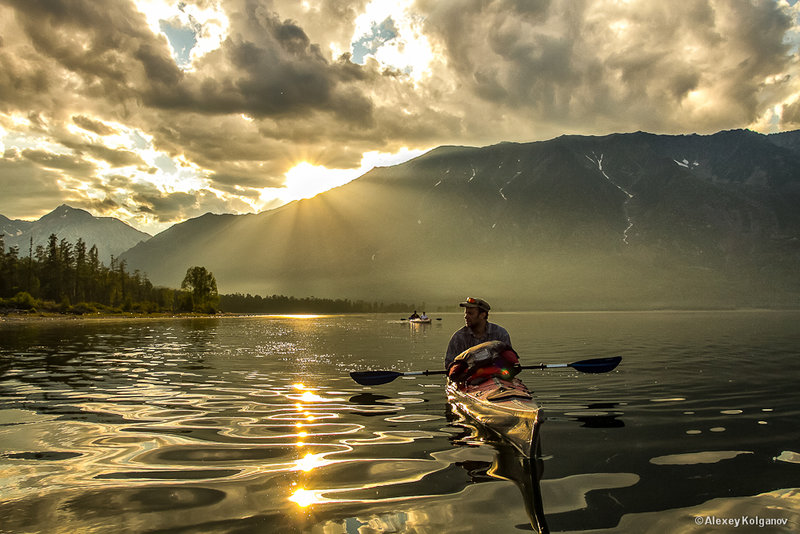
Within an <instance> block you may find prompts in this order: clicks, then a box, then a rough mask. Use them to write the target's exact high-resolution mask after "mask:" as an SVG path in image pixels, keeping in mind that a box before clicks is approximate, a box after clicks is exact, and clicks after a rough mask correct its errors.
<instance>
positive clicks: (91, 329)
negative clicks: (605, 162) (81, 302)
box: [0, 312, 800, 533]
mask: <svg viewBox="0 0 800 534" xmlns="http://www.w3.org/2000/svg"><path fill="white" fill-rule="evenodd" d="M434 317H438V318H440V320H435V321H434V322H433V324H431V325H414V326H411V325H409V324H408V323H405V322H402V321H400V320H399V319H400V317H398V316H394V315H364V316H324V317H303V318H298V317H244V318H212V319H192V320H188V319H166V320H120V321H111V320H109V321H50V322H37V323H14V322H6V323H0V531H1V532H14V533H17V532H48V533H50V532H56V533H60V532H64V533H73V532H115V533H128V532H215V533H216V532H237V533H240V532H314V533H316V532H319V533H323V532H324V533H339V532H342V533H344V532H347V533H352V532H360V533H371V532H420V533H427V532H430V533H441V532H486V531H492V532H498V533H499V532H514V531H531V530H532V528H533V527H532V526H531V524H532V518H533V519H534V520H535V519H537V518H538V515H537V507H536V506H535V504H536V503H537V501H538V502H540V503H541V510H539V512H538V513H539V515H542V512H543V519H544V523H545V524H546V525H547V526H548V527H549V529H550V530H551V531H553V532H560V531H567V532H571V531H595V532H597V531H599V532H631V533H641V532H672V531H675V532H677V531H680V532H714V533H718V532H753V531H757V532H796V531H798V530H800V512H798V510H800V489H798V488H800V430H799V428H800V426H799V425H798V424H797V419H798V415H800V396H799V395H798V386H797V377H798V376H800V375H799V374H798V371H800V354H798V353H799V352H800V334H798V332H797V324H798V319H800V312H713V313H712V312H707V313H706V312H680V313H679V312H675V313H668V312H659V313H560V314H549V313H525V314H503V313H496V314H492V317H491V319H492V320H494V321H496V322H498V323H500V324H502V325H503V326H505V327H506V328H507V329H508V330H509V331H510V333H511V336H512V340H513V342H514V345H515V347H516V349H517V350H518V352H519V353H520V355H521V358H522V360H523V363H526V364H533V363H539V362H544V363H559V362H571V361H576V360H581V359H585V358H592V357H603V356H612V355H616V354H620V355H622V356H623V362H622V365H621V366H620V367H619V368H618V369H617V370H616V371H615V372H613V373H608V374H604V375H585V374H580V373H577V372H574V371H571V370H549V371H525V372H524V374H523V375H521V376H522V377H524V379H525V381H526V383H527V384H528V385H529V386H531V388H532V389H533V390H534V392H535V394H536V396H537V398H538V399H539V400H540V402H541V404H542V405H543V406H544V408H545V410H546V413H547V416H548V420H547V422H546V423H545V425H544V426H543V429H542V434H541V447H542V449H541V452H542V458H541V461H540V462H538V463H537V462H534V463H533V464H531V463H530V462H524V461H523V460H522V459H520V458H519V457H518V456H517V455H516V454H515V453H514V452H513V450H509V447H508V446H506V445H504V444H502V443H498V442H496V441H495V440H493V439H492V438H491V437H488V436H484V435H482V434H481V433H480V432H478V431H477V430H476V429H474V428H471V427H470V426H469V425H467V424H465V422H464V421H460V420H459V419H457V418H455V416H454V415H452V414H450V413H449V411H448V407H447V402H446V398H445V392H444V387H443V382H442V377H441V376H430V377H422V378H413V379H412V378H408V377H407V378H401V379H397V380H395V381H394V382H392V383H390V384H386V385H382V386H372V387H363V386H359V385H357V384H355V383H354V382H352V381H351V380H350V378H349V376H348V372H349V371H351V370H366V369H394V370H401V371H402V370H419V369H426V368H428V369H438V368H440V366H441V360H442V356H443V352H444V348H445V347H446V344H447V340H448V339H449V336H450V334H451V333H452V332H453V331H454V330H455V329H456V328H459V327H460V326H461V321H462V318H461V315H460V314H457V313H453V314H438V315H434ZM538 467H542V468H543V471H542V473H541V474H540V475H538V473H539V472H538V470H537V468H538ZM537 475H538V476H537ZM539 478H540V479H541V480H538V479H539ZM540 519H541V518H540ZM737 521H738V523H735V522H737ZM743 521H744V522H745V523H744V524H742V522H743ZM748 522H749V523H748ZM784 522H785V524H782V523H784ZM534 524H536V523H535V522H534Z"/></svg>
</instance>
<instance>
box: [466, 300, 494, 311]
mask: <svg viewBox="0 0 800 534" xmlns="http://www.w3.org/2000/svg"><path fill="white" fill-rule="evenodd" d="M459 306H461V307H462V308H480V309H482V310H483V311H487V312H488V311H489V310H491V309H492V307H491V306H489V303H488V302H486V301H485V300H483V299H479V298H475V297H467V300H465V301H464V302H462V303H461V304H459Z"/></svg>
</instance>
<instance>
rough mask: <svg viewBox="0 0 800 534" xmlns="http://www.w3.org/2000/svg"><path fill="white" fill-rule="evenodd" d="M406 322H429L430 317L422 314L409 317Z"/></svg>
mask: <svg viewBox="0 0 800 534" xmlns="http://www.w3.org/2000/svg"><path fill="white" fill-rule="evenodd" d="M408 322H410V323H414V324H430V322H431V318H430V317H428V316H427V315H423V316H422V317H415V318H414V319H409V320H408Z"/></svg>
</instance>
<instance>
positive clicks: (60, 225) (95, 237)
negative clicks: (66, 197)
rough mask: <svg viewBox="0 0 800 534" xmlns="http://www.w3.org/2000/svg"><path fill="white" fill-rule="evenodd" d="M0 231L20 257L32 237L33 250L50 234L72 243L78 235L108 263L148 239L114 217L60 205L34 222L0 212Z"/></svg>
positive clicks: (43, 243)
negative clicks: (13, 217)
mask: <svg viewBox="0 0 800 534" xmlns="http://www.w3.org/2000/svg"><path fill="white" fill-rule="evenodd" d="M0 233H2V234H5V237H4V241H5V246H6V248H7V249H8V248H10V247H13V246H17V247H19V250H20V256H27V255H28V252H29V249H30V240H31V237H33V247H34V249H35V248H36V247H37V246H39V245H43V246H46V245H47V241H48V239H49V238H50V235H51V234H55V235H56V236H57V237H58V239H59V241H60V240H61V239H66V240H67V241H68V242H70V243H73V244H74V243H75V242H76V241H78V239H79V238H81V239H83V240H84V242H86V245H87V248H88V247H91V246H92V245H97V252H98V256H99V257H100V260H101V261H102V262H103V263H105V264H106V265H110V263H111V256H115V257H116V256H119V255H120V254H122V253H123V252H124V251H126V250H128V249H129V248H131V247H133V246H134V245H136V244H138V243H140V242H142V241H146V240H147V239H150V237H151V236H150V234H146V233H144V232H140V231H139V230H137V229H135V228H133V227H132V226H130V225H128V224H126V223H124V222H122V221H120V220H119V219H115V218H113V217H94V216H93V215H92V214H90V213H89V212H87V211H84V210H80V209H75V208H72V207H70V206H67V205H66V204H63V205H61V206H59V207H57V208H56V209H54V210H53V211H51V212H50V213H48V214H47V215H45V216H43V217H42V218H41V219H39V220H37V221H22V220H19V219H16V220H11V219H8V218H7V217H4V216H2V215H0Z"/></svg>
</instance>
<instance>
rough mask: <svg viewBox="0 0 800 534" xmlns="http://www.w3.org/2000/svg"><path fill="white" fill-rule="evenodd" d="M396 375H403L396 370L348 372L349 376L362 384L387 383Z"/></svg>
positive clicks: (375, 384)
mask: <svg viewBox="0 0 800 534" xmlns="http://www.w3.org/2000/svg"><path fill="white" fill-rule="evenodd" d="M398 376H403V373H398V372H396V371H352V372H351V373H350V378H352V379H353V380H355V381H356V382H358V383H359V384H361V385H362V386H377V385H380V384H388V383H389V382H391V381H392V380H394V379H395V378H397V377H398Z"/></svg>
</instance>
